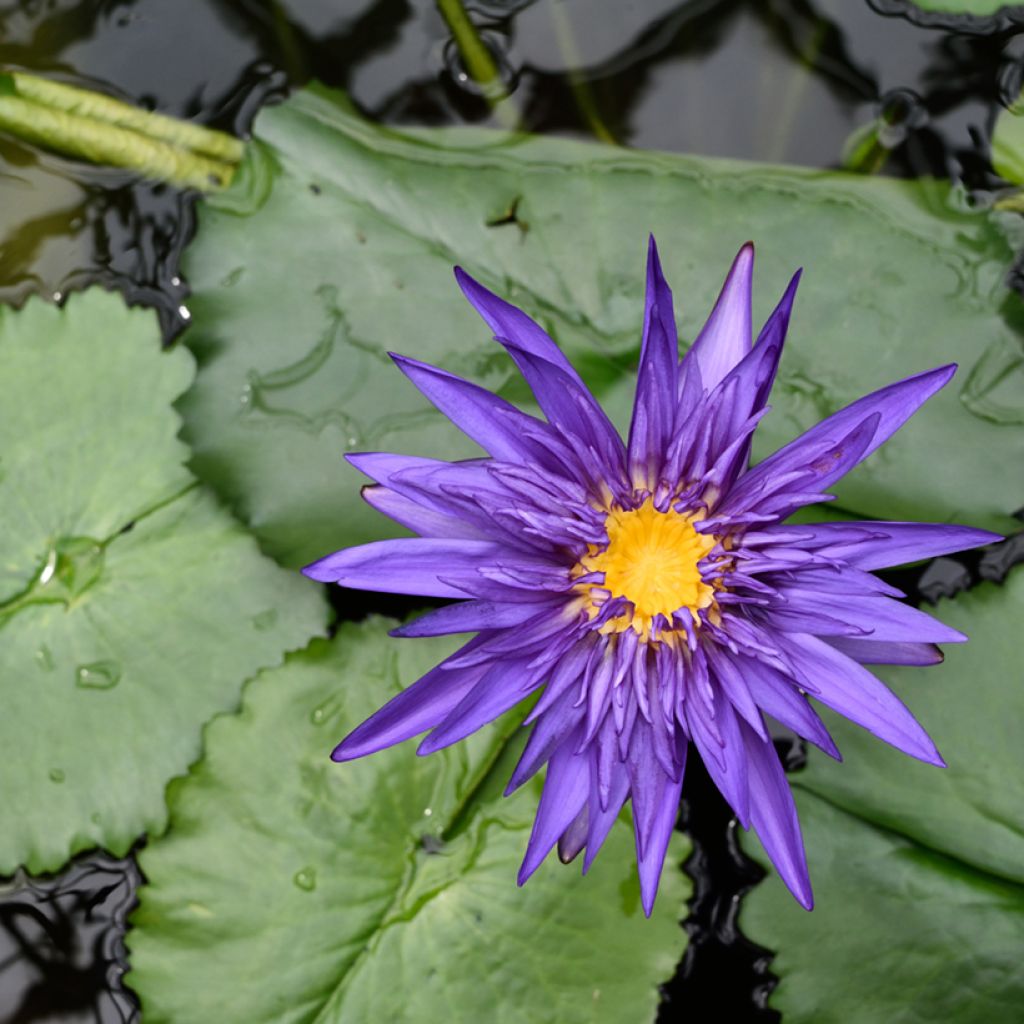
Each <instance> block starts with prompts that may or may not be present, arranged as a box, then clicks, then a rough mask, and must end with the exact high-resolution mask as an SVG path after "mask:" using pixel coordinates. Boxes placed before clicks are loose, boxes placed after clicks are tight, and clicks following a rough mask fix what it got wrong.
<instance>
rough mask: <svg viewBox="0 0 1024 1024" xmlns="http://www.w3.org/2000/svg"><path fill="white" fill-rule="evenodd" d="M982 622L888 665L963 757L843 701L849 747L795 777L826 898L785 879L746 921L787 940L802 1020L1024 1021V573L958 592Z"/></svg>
mask: <svg viewBox="0 0 1024 1024" xmlns="http://www.w3.org/2000/svg"><path fill="white" fill-rule="evenodd" d="M937 614H938V617H939V618H941V619H942V620H943V621H944V622H948V623H949V624H951V625H953V626H955V627H957V628H959V629H962V630H963V631H965V632H967V633H968V634H969V635H970V637H971V640H970V642H969V643H968V644H966V645H962V646H961V645H951V646H950V647H949V648H948V649H947V652H946V661H945V663H944V664H943V665H941V666H938V667H936V668H932V669H927V670H924V669H897V668H892V669H884V670H882V673H881V674H883V675H884V677H885V679H886V681H887V682H888V683H890V684H891V685H892V687H893V689H894V690H895V691H896V692H897V693H898V694H899V695H900V697H901V698H902V699H903V700H904V701H905V702H906V703H907V704H908V705H909V706H910V707H911V708H913V709H914V711H915V713H916V714H917V716H918V717H919V718H920V720H921V721H922V723H923V724H924V725H925V727H926V728H927V729H928V730H929V732H930V733H931V735H932V736H933V738H934V739H935V741H936V742H937V744H938V746H939V749H940V750H941V751H942V753H943V756H944V757H945V759H946V761H947V762H948V764H949V767H948V768H946V769H941V770H940V769H935V768H930V767H928V766H926V765H922V764H919V763H917V762H913V761H910V760H909V759H907V758H905V757H903V756H902V755H900V754H898V753H896V752H895V751H893V750H891V749H890V748H889V747H887V746H885V745H884V744H882V743H881V742H879V741H878V740H875V739H874V738H873V737H871V736H869V735H868V734H866V733H864V732H863V731H862V730H859V729H857V728H856V727H855V726H852V725H850V724H849V723H847V722H845V721H843V720H841V719H839V718H838V717H837V716H835V715H831V714H829V715H827V724H828V725H829V728H830V729H831V730H832V732H833V735H834V736H835V739H836V743H837V744H838V746H839V748H840V750H841V751H842V753H843V756H844V758H845V763H844V764H836V763H834V762H831V761H829V759H828V758H826V757H824V756H823V755H820V754H818V753H817V752H816V751H811V752H810V753H809V755H808V764H807V767H806V768H805V769H804V770H803V771H801V772H799V773H797V774H796V775H794V776H793V778H792V782H793V786H794V789H796V790H797V791H798V794H799V795H798V801H797V802H798V804H799V809H800V817H801V821H802V822H803V824H804V828H805V839H806V845H807V850H808V860H809V862H810V867H811V878H812V881H813V883H814V889H815V895H816V899H817V902H816V907H815V910H814V913H813V914H811V915H807V914H806V913H804V912H803V911H802V910H800V909H799V908H797V907H795V906H793V905H792V900H791V898H790V897H789V896H788V894H787V893H786V892H785V889H784V887H783V886H782V884H781V882H780V881H779V880H778V879H777V878H771V879H769V880H768V881H766V882H765V883H763V884H762V885H761V886H758V887H757V888H756V889H755V890H754V891H753V892H751V893H750V894H749V895H748V896H747V898H746V902H745V905H744V908H743V912H742V918H741V926H742V928H743V930H744V932H745V933H746V934H747V935H749V936H750V937H751V938H752V939H754V940H755V941H756V942H759V943H761V944H763V945H765V946H767V947H769V948H771V949H774V950H777V951H778V957H777V959H776V960H775V961H774V963H773V966H772V969H773V970H774V971H775V972H776V973H777V974H778V975H779V976H780V978H781V981H780V984H779V987H778V989H777V990H776V992H775V993H774V994H773V996H772V1004H773V1005H774V1006H775V1007H777V1008H778V1009H779V1010H781V1011H782V1014H783V1019H784V1020H786V1021H787V1022H792V1024H800V1022H802V1021H807V1022H812V1021H813V1022H814V1024H822V1022H829V1021H837V1022H838V1021H842V1022H843V1024H869V1022H870V1024H875V1022H877V1021H882V1020H884V1021H895V1022H900V1024H904V1022H906V1024H911V1022H913V1024H917V1022H922V1024H923V1022H924V1021H936V1020H950V1021H954V1020H955V1021H957V1024H961V1022H963V1024H973V1022H975V1021H978V1022H982V1021H984V1022H986V1024H993V1022H1004V1021H1005V1022H1006V1024H1010V1022H1011V1021H1016V1020H1017V1019H1019V1013H1020V1007H1021V1006H1022V1005H1024V975H1022V974H1021V971H1020V936H1021V935H1022V934H1024V810H1022V809H1024V745H1022V744H1021V742H1020V722H1021V721H1022V720H1024V689H1022V688H1021V686H1020V685H1019V680H1018V677H1019V674H1020V673H1019V663H1020V659H1019V643H1018V639H1017V637H1018V634H1019V630H1020V622H1021V617H1022V615H1024V572H1022V571H1020V570H1018V571H1017V572H1016V573H1015V574H1012V575H1011V576H1010V578H1009V580H1008V581H1007V583H1006V584H1005V586H1004V587H1003V588H1000V587H997V586H995V585H993V584H986V585H984V586H981V587H978V588H976V589H974V590H971V591H969V592H968V593H966V594H962V595H960V596H958V597H957V599H956V600H955V601H951V602H944V603H943V604H941V605H940V607H939V609H938V612H937Z"/></svg>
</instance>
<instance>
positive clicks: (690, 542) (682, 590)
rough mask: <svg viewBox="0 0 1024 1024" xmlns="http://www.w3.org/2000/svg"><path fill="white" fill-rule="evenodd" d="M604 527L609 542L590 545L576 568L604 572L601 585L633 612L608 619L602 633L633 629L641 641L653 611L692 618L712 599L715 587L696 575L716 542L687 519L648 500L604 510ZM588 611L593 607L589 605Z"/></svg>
mask: <svg viewBox="0 0 1024 1024" xmlns="http://www.w3.org/2000/svg"><path fill="white" fill-rule="evenodd" d="M605 530H606V531H607V533H608V545H607V546H606V547H605V548H603V549H600V548H597V547H591V549H590V552H589V554H587V555H584V557H583V558H582V559H581V560H580V563H579V569H580V572H581V573H583V572H603V573H604V586H603V589H604V590H607V591H608V592H609V593H610V594H611V596H612V597H624V598H626V599H627V600H628V601H630V602H631V603H632V605H633V608H634V611H633V614H632V616H629V615H625V616H619V617H618V618H616V619H612V620H611V621H610V622H609V623H607V624H606V626H603V627H602V632H615V633H619V632H622V631H623V630H625V629H628V628H630V627H632V628H633V629H635V630H636V631H637V632H638V633H639V634H640V635H641V636H643V637H644V638H645V639H646V638H648V637H649V635H650V626H651V620H652V619H653V618H654V616H655V615H658V614H661V615H664V616H665V617H666V618H667V619H669V621H671V619H672V613H673V612H675V611H678V610H679V609H680V608H689V609H690V610H691V611H692V612H693V613H694V618H695V619H696V612H697V610H698V609H700V608H707V607H708V606H709V605H711V604H712V603H713V601H714V589H713V588H712V587H711V586H710V585H709V584H707V583H705V582H704V580H703V579H701V575H700V570H699V569H698V567H697V564H698V562H700V560H701V559H702V558H704V556H705V555H706V554H707V553H708V552H709V551H710V550H711V549H712V548H713V547H714V546H715V544H716V543H717V541H716V539H715V538H714V537H711V536H708V535H707V534H701V533H698V532H697V531H696V530H695V529H694V528H693V519H692V517H690V516H687V515H683V514H682V513H679V512H674V511H668V512H659V511H658V510H657V509H656V508H655V507H654V502H653V501H652V500H651V499H650V498H648V499H647V501H645V502H644V503H643V504H642V505H641V506H640V507H639V508H636V509H629V510H626V511H624V510H621V509H619V510H613V511H611V512H609V513H608V518H607V519H606V520H605ZM590 586H593V585H590ZM590 586H586V589H587V590H589V589H590ZM590 612H591V614H592V615H593V614H596V612H597V608H596V607H595V606H593V605H591V608H590Z"/></svg>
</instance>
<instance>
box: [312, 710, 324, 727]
mask: <svg viewBox="0 0 1024 1024" xmlns="http://www.w3.org/2000/svg"><path fill="white" fill-rule="evenodd" d="M309 720H310V721H311V722H312V723H313V724H314V725H323V724H324V722H325V721H326V720H327V712H326V711H324V709H323V708H314V709H313V713H312V714H311V715H310V716H309Z"/></svg>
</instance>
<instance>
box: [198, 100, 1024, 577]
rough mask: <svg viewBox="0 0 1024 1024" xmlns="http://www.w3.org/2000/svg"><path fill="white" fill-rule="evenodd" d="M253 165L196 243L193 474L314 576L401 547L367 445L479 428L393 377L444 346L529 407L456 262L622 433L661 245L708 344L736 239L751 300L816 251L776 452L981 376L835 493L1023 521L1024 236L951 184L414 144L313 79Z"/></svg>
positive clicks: (460, 142)
mask: <svg viewBox="0 0 1024 1024" xmlns="http://www.w3.org/2000/svg"><path fill="white" fill-rule="evenodd" d="M257 135H258V139H259V141H258V143H257V144H256V145H255V146H254V147H253V148H252V150H251V152H250V154H249V158H248V162H247V163H243V166H242V171H241V173H240V177H239V180H237V181H236V183H235V185H234V186H233V187H232V189H230V190H229V191H228V192H227V193H225V194H224V196H222V197H218V198H211V199H207V200H205V201H204V202H203V203H202V204H201V210H200V220H201V223H200V230H199V233H198V237H197V238H196V241H195V243H194V244H193V245H192V246H190V248H189V250H188V253H187V258H186V270H187V273H188V276H189V279H190V281H191V283H192V286H193V289H194V296H193V299H192V302H191V309H192V313H193V324H192V327H191V328H190V330H189V331H188V333H187V335H186V340H187V343H188V344H189V346H190V347H191V348H192V350H193V352H194V353H195V355H196V357H197V359H198V362H199V373H198V377H197V381H196V385H195V386H194V388H193V389H192V390H191V391H190V392H189V394H188V395H187V397H186V399H185V400H184V401H183V403H182V404H181V409H182V412H183V415H184V417H185V421H186V432H185V437H186V439H187V440H188V441H189V442H190V444H191V445H192V446H193V449H194V451H195V459H194V461H193V466H194V468H195V470H196V472H197V473H198V474H199V475H200V477H202V478H203V479H204V480H206V481H209V482H210V483H211V484H212V485H213V486H214V487H215V488H216V489H217V490H218V492H219V493H220V494H221V495H222V496H223V497H224V498H225V500H227V501H228V502H229V503H230V504H231V506H232V507H233V508H235V509H236V510H237V511H238V513H239V514H240V516H241V517H242V518H243V519H244V520H245V521H246V522H248V523H250V524H251V525H252V527H253V528H254V529H255V531H256V532H257V534H258V536H259V537H260V539H261V541H262V542H263V544H264V545H265V546H266V548H267V549H268V550H270V551H271V552H272V553H273V554H275V555H276V556H277V557H279V558H280V559H281V560H282V561H284V562H285V563H286V564H289V565H299V564H302V563H305V562H307V561H309V560H311V559H313V558H316V557H318V556H320V555H323V554H324V553H325V552H327V551H330V550H333V549H336V548H338V547H341V546H343V545H345V544H352V543H358V542H362V541H367V540H371V539H374V538H378V537H380V536H381V535H382V534H384V533H386V532H387V531H388V530H389V529H391V530H397V529H398V528H397V527H388V525H387V524H386V523H385V521H384V520H383V518H382V517H381V516H379V515H378V514H377V513H375V512H373V511H372V510H371V509H369V508H367V507H365V506H364V505H363V504H362V503H361V502H360V500H359V497H358V493H359V486H360V484H361V483H362V482H363V478H362V476H361V475H360V474H359V473H357V472H356V471H355V470H354V469H352V468H351V467H349V466H347V465H346V464H345V463H344V462H343V461H342V456H343V455H344V453H345V452H346V451H350V450H367V449H383V450H394V451H402V452H408V453H410V454H420V455H431V456H435V457H440V458H461V457H467V456H472V455H474V454H477V451H476V450H475V449H474V447H473V446H472V444H471V443H470V442H469V441H467V440H465V439H463V438H462V437H461V435H460V434H459V433H458V431H457V430H456V429H455V428H454V427H452V426H451V425H450V424H448V423H447V421H445V420H444V419H443V418H442V417H441V416H440V414H438V413H436V412H435V411H433V409H432V408H431V407H430V406H429V405H428V403H427V402H426V401H425V400H424V399H422V398H421V397H420V396H419V395H418V394H417V392H416V391H415V390H414V389H413V387H412V386H411V385H410V384H409V383H408V382H407V381H406V380H405V379H404V378H403V377H402V375H401V374H400V373H399V372H398V371H397V370H396V369H395V368H394V367H393V366H391V364H390V362H389V360H388V358H387V355H386V353H387V351H388V350H397V351H400V352H403V353H405V354H408V355H412V356H415V357H417V358H419V359H424V360H426V361H428V362H434V363H437V364H440V365H442V366H444V367H445V368H447V369H449V370H451V371H454V372H456V373H459V374H462V375H465V376H469V377H471V378H473V379H474V380H477V381H479V382H481V383H483V384H484V385H485V386H489V387H491V388H494V389H496V390H498V391H501V392H502V393H503V394H505V395H507V396H509V397H512V398H514V399H517V400H519V399H524V398H526V397H527V393H526V390H525V387H524V386H523V385H521V384H520V383H519V382H518V380H517V379H516V377H515V374H514V372H513V369H512V364H511V362H510V361H509V359H508V358H507V357H506V356H505V355H504V354H503V353H502V352H501V351H500V349H499V348H498V346H496V345H495V344H494V343H493V342H492V341H491V340H490V336H489V332H488V329H487V327H486V326H485V325H484V324H483V323H482V321H480V320H479V318H478V317H477V316H476V314H475V313H474V311H473V310H472V309H471V308H470V306H469V305H468V303H467V302H466V301H465V300H464V299H463V297H462V295H461V294H460V292H459V290H458V288H457V287H456V285H455V282H454V281H453V280H452V277H451V267H452V265H453V264H455V263H459V264H461V265H462V266H464V267H465V268H466V269H467V270H468V271H469V272H470V273H472V274H473V275H475V276H477V277H479V278H480V279H482V280H483V281H484V283H486V284H487V285H488V286H490V287H491V288H493V289H496V290H497V291H498V292H500V293H501V294H503V295H504V296H506V297H508V298H509V299H511V300H512V301H515V302H517V303H519V304H520V305H522V306H523V307H524V308H525V309H526V310H528V311H529V312H530V313H531V314H533V315H534V316H536V317H538V318H539V319H540V321H541V322H542V323H543V324H544V325H545V326H546V327H547V328H548V329H549V330H550V331H551V333H552V334H553V335H554V337H555V338H556V340H557V341H558V342H559V343H560V344H561V345H562V346H563V347H564V348H565V349H566V351H567V352H568V353H569V355H570V356H571V358H572V359H573V360H574V361H575V362H576V363H577V365H579V366H580V367H581V371H582V372H583V374H584V376H585V377H586V378H587V380H588V382H589V383H590V384H591V385H592V386H593V388H594V389H595V391H596V392H597V393H598V395H599V396H600V398H601V399H602V400H603V401H604V402H605V403H606V405H608V406H609V408H610V410H611V412H612V415H613V418H615V419H616V420H617V422H618V423H619V424H620V426H624V425H626V423H628V410H629V403H630V401H631V396H632V390H633V384H634V377H633V374H634V367H635V361H636V352H637V346H638V342H639V335H640V327H641V315H642V302H643V298H642V293H643V281H644V273H643V264H644V248H645V245H646V236H647V232H648V231H649V230H652V229H653V230H654V231H655V232H656V233H657V236H658V240H659V242H660V244H661V249H662V255H663V260H664V263H665V265H666V271H667V274H668V277H669V279H670V281H671V282H672V283H673V285H674V287H675V293H676V297H677V304H678V308H679V310H680V311H681V325H680V326H681V332H682V336H683V338H684V339H692V338H693V337H694V334H695V332H696V331H697V330H698V328H699V326H700V325H701V323H702V321H703V319H704V317H705V316H706V314H707V312H708V311H709V309H710V307H711V305H712V303H713V301H714V298H715V295H716V294H717V291H718V288H719V287H720V285H721V281H722V278H723V277H724V275H725V272H726V270H727V268H728V266H729V263H730V261H731V259H732V257H733V256H734V255H735V252H736V250H737V249H738V248H739V246H740V245H741V244H742V243H743V242H744V241H745V240H746V239H747V238H749V237H753V238H754V239H755V240H756V242H757V243H758V245H759V253H760V258H759V269H758V272H757V280H756V285H755V289H756V294H755V300H756V312H757V313H758V314H759V315H760V316H761V317H764V316H766V315H767V313H768V312H769V311H770V309H771V307H772V305H773V304H774V302H775V301H776V300H777V299H778V296H779V295H780V294H781V293H782V290H783V288H784V286H785V284H786V281H787V279H788V276H789V275H790V273H791V272H792V271H793V269H794V268H795V267H797V266H800V265H803V266H804V267H805V268H806V271H805V275H804V280H803V284H802V287H801V293H800V296H799V297H798V300H797V307H796V313H795V316H794V320H793V324H792V327H791V336H790V343H789V347H788V351H787V353H786V355H785V356H784V358H783V364H782V371H781V374H780V379H779V382H778V384H777V385H776V389H775V396H774V405H775V411H774V412H773V413H772V415H771V416H769V417H768V419H767V420H766V421H765V422H764V423H763V424H762V426H761V427H760V428H759V432H758V445H757V451H756V453H757V455H758V457H762V456H763V455H764V454H766V453H767V452H768V451H770V450H772V449H773V448H775V447H777V446H778V445H780V444H782V443H784V442H785V441H787V440H789V439H790V438H791V437H793V436H794V435H795V434H796V433H797V432H798V431H800V430H802V429H805V428H807V427H809V426H811V425H812V424H813V423H815V422H817V421H818V420H819V419H820V418H821V417H822V416H824V415H827V414H828V413H830V412H832V411H834V410H835V409H837V408H839V407H840V406H842V405H844V404H846V403H847V402H849V401H852V400H853V399H855V398H857V397H859V396H860V395H862V394H864V393H866V392H868V391H871V390H873V389H875V388H878V387H881V386H883V385H885V384H888V383H890V382H891V381H893V380H895V379H897V378H900V377H903V376H906V375H909V374H911V373H914V372H917V371H920V370H923V369H925V368H928V367H932V366H935V365H937V364H940V363H943V362H948V361H955V360H959V361H960V362H961V363H962V369H961V371H960V373H959V375H958V377H957V378H956V379H955V380H954V382H953V383H952V384H951V385H950V386H949V387H948V388H947V389H946V391H945V392H943V393H942V394H940V395H939V396H937V397H936V398H934V399H933V400H932V401H931V402H930V403H929V404H928V406H927V407H926V408H925V409H924V410H923V411H922V412H921V413H919V414H918V416H917V417H915V419H914V420H913V421H912V422H911V423H910V424H909V425H908V426H907V427H906V428H904V430H903V431H901V433H900V435H899V437H897V438H896V439H895V440H894V441H892V442H890V444H889V445H888V446H886V448H885V449H884V450H882V451H881V452H879V453H877V454H876V455H874V456H873V457H872V458H871V459H870V460H869V461H868V462H867V464H866V465H865V466H863V467H861V468H860V469H858V471H857V472H855V473H854V474H852V475H851V477H850V478H849V479H848V480H847V481H845V482H844V483H843V484H842V485H841V486H839V487H838V488H837V493H838V502H839V504H840V505H841V506H843V507H844V508H847V509H849V510H851V511H852V512H855V513H859V514H862V515H868V516H875V517H886V518H895V519H904V518H908V519H912V518H926V519H951V520H959V521H962V522H967V523H972V524H975V525H978V526H984V527H992V528H996V529H999V528H1007V527H1008V526H1009V525H1010V522H1011V521H1010V520H1009V519H1008V514H1009V513H1011V512H1013V511H1014V510H1016V509H1017V508H1019V507H1020V506H1021V505H1024V485H1022V484H1021V481H1020V480H1019V478H1017V477H1015V475H1014V474H1012V473H1006V472H1005V471H1003V469H1002V467H1004V466H1006V465H1015V464H1018V463H1019V462H1020V461H1021V460H1022V459H1024V400H1022V398H1021V395H1024V387H1021V383H1022V381H1021V373H1022V372H1024V371H1022V368H1021V365H1020V354H1021V338H1020V335H1019V334H1018V333H1017V332H1016V330H1015V329H1014V328H1012V327H1011V326H1010V325H1009V324H1008V323H1007V321H1006V319H1005V318H1004V314H1007V315H1010V314H1014V315H1017V314H1019V313H1020V309H1021V307H1020V302H1019V300H1018V299H1017V298H1016V297H1015V296H1013V295H1011V294H1010V293H1008V292H1007V291H1006V289H1005V288H1004V285H1003V277H1004V275H1005V271H1006V267H1007V266H1008V264H1009V263H1010V261H1011V259H1012V252H1011V249H1010V247H1009V245H1008V244H1007V242H1006V240H1005V239H1004V237H1003V236H1002V235H1001V234H1000V231H999V228H998V227H997V225H996V224H995V223H994V222H993V221H992V220H991V219H989V218H988V217H987V216H986V215H982V214H978V213H970V212H961V211H959V210H957V209H956V208H955V202H954V197H953V195H952V194H951V193H950V192H949V189H948V187H947V186H945V185H941V184H937V183H935V182H906V181H894V180H888V179H864V178H860V177H855V176H852V175H841V174H828V173H822V172H819V171H805V170H800V169H793V168H779V167H768V166H760V165H755V164H744V163H739V162H730V161H721V160H710V159H702V158H696V157H680V156H670V155H662V154H658V153H651V152H631V151H628V150H622V149H615V148H609V147H603V146H598V145H592V144H586V143H578V142H572V141H568V140H563V139H554V138H533V137H516V136H509V135H504V134H501V133H495V132H491V131H487V130H484V129H445V130H437V129H433V130H428V129H424V130H419V131H409V132H406V133H396V132H395V131H393V130H388V129H383V128H378V127H373V126H371V125H369V124H368V123H366V122H365V121H363V120H362V119H360V118H359V117H358V116H356V115H355V114H353V113H351V112H350V111H349V110H348V109H347V108H346V107H345V105H344V104H343V102H342V101H341V100H340V99H339V98H338V97H337V96H332V95H331V94H328V93H325V92H323V91H320V90H307V91H305V92H303V93H300V94H298V95H296V96H294V97H293V98H292V99H291V100H290V101H289V102H288V103H286V104H283V105H282V106H279V107H273V108H268V109H266V110H264V111H263V112H262V113H261V114H260V118H259V121H258V123H257Z"/></svg>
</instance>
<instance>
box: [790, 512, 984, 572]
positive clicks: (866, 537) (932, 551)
mask: <svg viewBox="0 0 1024 1024" xmlns="http://www.w3.org/2000/svg"><path fill="white" fill-rule="evenodd" d="M775 529H789V530H797V531H799V532H800V533H801V534H803V535H805V536H806V538H807V542H809V545H810V546H813V547H814V548H815V549H817V550H819V551H820V552H821V553H822V554H823V555H827V556H828V557H830V558H840V559H842V560H843V561H845V562H848V563H849V564H850V565H852V566H856V567H857V568H858V569H866V570H870V569H887V568H888V567H889V566H892V565H904V564H906V563H907V562H919V561H921V560H922V559H925V558H936V557H937V556H939V555H948V554H950V553H951V552H954V551H967V550H968V549H970V548H977V547H981V546H982V545H983V544H994V543H995V542H996V541H1000V540H1002V539H1003V538H1002V537H1001V536H1000V535H999V534H998V533H990V532H989V531H988V530H976V529H974V527H971V526H946V525H943V524H940V523H876V522H864V523H818V524H815V525H813V526H797V527H781V528H780V527H776V528H775Z"/></svg>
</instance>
